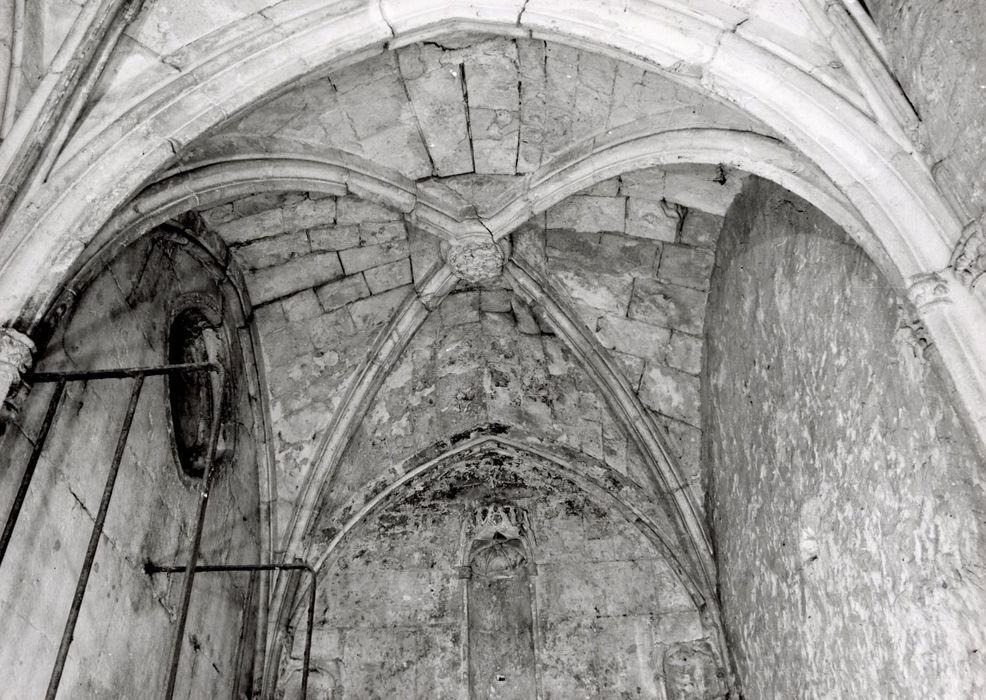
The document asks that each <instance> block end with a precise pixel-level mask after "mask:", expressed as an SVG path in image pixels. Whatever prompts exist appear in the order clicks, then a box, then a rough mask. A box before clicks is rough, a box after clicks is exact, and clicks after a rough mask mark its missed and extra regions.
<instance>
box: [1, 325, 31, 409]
mask: <svg viewBox="0 0 986 700" xmlns="http://www.w3.org/2000/svg"><path fill="white" fill-rule="evenodd" d="M34 350H35V348H34V343H33V342H32V341H31V339H30V338H28V337H27V336H26V335H24V334H23V333H20V332H19V331H15V330H14V329H13V328H0V403H3V401H4V400H5V399H7V397H9V396H13V395H14V394H15V392H16V391H17V389H18V388H19V387H20V385H21V380H22V378H23V375H24V373H25V372H27V371H28V369H30V367H31V360H32V356H33V354H34ZM4 413H6V411H4Z"/></svg>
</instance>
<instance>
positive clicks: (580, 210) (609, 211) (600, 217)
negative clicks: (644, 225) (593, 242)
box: [547, 195, 626, 233]
mask: <svg viewBox="0 0 986 700" xmlns="http://www.w3.org/2000/svg"><path fill="white" fill-rule="evenodd" d="M547 216H548V228H549V229H559V228H561V229H570V230H572V231H589V232H593V233H598V232H600V231H615V232H617V233H623V232H624V228H625V225H624V219H625V216H626V200H625V199H624V198H623V197H587V196H584V195H577V196H573V197H569V198H568V199H566V200H565V201H563V202H561V203H560V204H556V205H555V206H553V207H551V208H550V209H549V210H548V212H547Z"/></svg>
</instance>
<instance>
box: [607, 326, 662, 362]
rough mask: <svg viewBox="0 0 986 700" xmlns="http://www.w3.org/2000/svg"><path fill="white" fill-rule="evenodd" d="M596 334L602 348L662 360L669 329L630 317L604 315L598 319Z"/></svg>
mask: <svg viewBox="0 0 986 700" xmlns="http://www.w3.org/2000/svg"><path fill="white" fill-rule="evenodd" d="M598 326H599V328H598V330H597V332H596V336H597V337H598V338H599V342H600V343H601V344H602V346H603V347H604V348H609V349H613V350H618V351H619V352H623V353H627V354H630V355H634V356H636V357H639V358H644V359H648V360H663V359H664V355H665V352H666V350H667V347H668V342H669V341H670V340H671V331H670V330H668V329H667V328H662V327H660V326H654V325H651V324H649V323H644V322H642V321H636V320H634V319H630V318H620V317H614V316H605V317H603V318H601V319H600V320H599V324H598Z"/></svg>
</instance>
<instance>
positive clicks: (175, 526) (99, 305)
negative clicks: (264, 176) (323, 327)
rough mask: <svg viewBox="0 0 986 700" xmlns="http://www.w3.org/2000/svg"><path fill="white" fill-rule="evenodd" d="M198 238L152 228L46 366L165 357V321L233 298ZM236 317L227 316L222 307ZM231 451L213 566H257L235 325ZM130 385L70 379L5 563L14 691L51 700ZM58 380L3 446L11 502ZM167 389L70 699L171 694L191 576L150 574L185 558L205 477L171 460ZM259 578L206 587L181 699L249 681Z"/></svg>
mask: <svg viewBox="0 0 986 700" xmlns="http://www.w3.org/2000/svg"><path fill="white" fill-rule="evenodd" d="M196 255H198V256H201V255H202V251H201V250H196V248H195V245H194V244H192V243H190V241H189V240H188V239H181V238H180V237H178V238H176V237H170V238H169V237H167V236H160V235H156V234H151V235H148V236H146V237H144V238H142V239H141V240H140V241H139V242H138V243H136V244H134V245H132V246H130V247H128V248H126V249H125V250H124V251H123V253H122V254H121V255H120V256H119V257H117V258H116V259H114V260H113V261H112V262H111V263H110V264H109V265H108V267H106V268H105V269H104V270H102V272H100V273H99V274H98V275H97V276H96V277H95V279H94V280H93V281H92V283H91V284H89V285H88V287H86V288H85V289H83V290H80V294H79V297H78V301H77V303H76V304H75V306H74V308H72V309H71V310H70V311H69V312H68V314H67V316H66V317H65V319H64V320H62V322H61V323H60V324H59V325H58V328H57V330H56V333H55V335H54V337H53V338H52V340H51V342H50V343H49V345H48V348H47V351H46V352H45V354H44V357H43V358H42V359H41V360H40V361H39V363H38V366H39V369H41V370H45V371H55V370H73V369H97V368H114V367H132V366H150V365H160V364H165V363H166V361H167V354H166V351H165V337H166V335H165V334H166V330H167V326H168V320H169V316H168V315H169V312H170V310H171V309H172V308H173V307H174V306H175V304H176V303H178V302H179V300H181V299H183V298H187V295H189V294H198V295H201V296H202V297H204V298H208V299H211V300H213V301H214V302H216V303H218V304H219V305H220V307H221V305H222V304H223V303H228V302H224V301H223V295H222V290H221V288H220V282H219V281H218V280H217V277H216V276H215V275H214V274H213V273H212V272H210V271H208V270H207V269H206V268H205V267H204V266H203V264H202V263H201V262H200V260H198V259H196ZM225 313H226V314H227V315H229V310H228V309H227V310H226V312H225ZM231 332H232V336H231V337H230V345H231V351H232V353H231V354H232V361H231V362H232V372H231V380H232V382H233V386H232V401H233V404H234V406H235V414H236V420H237V421H238V427H237V430H236V440H235V445H228V446H227V447H228V449H229V453H228V454H227V456H226V458H225V460H224V464H225V466H224V467H223V471H222V472H221V473H220V475H219V477H218V478H217V479H216V482H215V485H214V487H213V490H212V495H211V502H210V507H209V513H208V519H207V523H206V528H205V530H204V533H203V539H202V542H203V544H202V560H204V561H208V562H210V563H230V562H234V563H251V562H256V561H257V559H258V557H259V546H258V542H259V522H258V501H257V466H256V465H257V461H256V460H257V457H256V450H257V439H256V438H255V435H258V434H262V432H258V431H257V430H256V426H254V425H253V424H252V415H253V414H252V409H251V407H250V402H251V400H252V399H251V398H250V393H251V392H250V391H249V390H248V388H247V385H246V380H245V375H244V370H243V362H244V360H243V358H242V356H241V352H242V351H241V349H240V344H239V339H238V337H237V335H236V334H237V330H236V327H235V324H233V325H232V328H231ZM130 388H131V381H129V380H106V381H98V382H97V381H90V382H81V383H71V384H69V385H68V387H67V389H66V391H65V397H64V399H63V403H62V406H61V408H60V410H59V413H58V416H57V418H56V422H55V423H54V425H53V427H52V429H51V432H50V434H49V436H48V440H47V443H46V447H45V450H44V452H43V453H42V458H41V462H40V464H39V465H38V468H37V472H36V474H35V477H34V481H33V483H32V486H31V488H30V490H29V492H28V496H27V500H26V502H25V505H24V509H23V511H22V513H21V517H20V520H19V521H18V524H17V528H16V530H15V532H14V537H13V540H12V542H11V546H10V549H9V551H8V552H7V555H6V560H5V561H4V562H3V568H2V569H0V611H2V614H0V630H2V631H0V634H2V636H3V637H4V638H5V639H8V640H11V639H17V640H18V643H16V644H13V643H12V644H5V645H3V650H2V652H0V669H2V671H0V673H2V675H3V678H4V690H3V691H2V693H0V694H2V695H3V696H4V697H11V698H13V697H22V698H33V697H42V696H43V695H44V691H45V687H46V686H47V683H48V677H49V674H50V673H51V669H52V665H53V663H54V660H55V651H56V649H57V647H58V644H59V640H60V638H61V634H62V628H63V626H64V624H65V619H66V616H67V614H68V610H69V605H70V602H71V600H72V595H73V591H74V589H75V585H76V579H77V576H78V574H79V571H80V569H81V565H82V559H83V555H84V553H85V551H86V545H87V542H88V540H89V536H90V532H91V529H92V525H93V519H94V516H95V514H96V512H97V510H98V506H99V501H100V498H101V496H102V492H103V487H104V484H105V480H106V474H107V473H108V470H109V466H110V461H111V457H112V454H113V450H114V447H115V445H116V441H117V437H118V433H119V429H120V425H121V422H122V419H123V414H124V412H125V409H126V406H127V401H128V397H129V394H130ZM51 393H52V392H51V388H50V387H42V386H41V385H39V386H38V387H37V389H36V390H35V392H34V393H32V395H31V396H30V398H29V400H28V401H27V404H26V405H25V407H24V410H23V412H22V414H21V416H20V418H19V420H18V423H17V424H15V425H11V426H9V427H8V430H7V431H6V433H5V434H4V436H3V438H2V444H0V480H2V488H0V493H2V494H3V503H2V506H0V507H2V509H3V511H2V512H3V513H4V514H5V515H6V513H7V508H8V507H9V503H10V500H11V499H12V497H13V493H14V491H15V490H16V487H17V484H18V483H19V481H20V476H21V473H22V471H23V468H24V465H25V463H26V461H27V455H28V452H29V450H30V446H31V440H33V437H34V435H35V434H36V431H37V429H38V426H39V424H40V422H41V418H42V416H43V414H44V410H45V401H44V400H45V399H46V398H47V397H48V396H50V395H51ZM167 402H168V397H167V394H166V393H165V382H164V380H163V379H162V378H160V377H154V378H148V379H147V380H146V381H145V384H144V388H143V392H142V395H141V399H140V402H139V404H138V406H137V412H136V415H135V418H134V422H133V427H132V429H131V437H130V439H129V441H128V442H127V446H126V449H125V452H124V455H123V460H122V463H121V467H120V471H119V476H118V478H117V482H116V487H115V491H114V493H113V497H112V500H111V502H110V507H109V511H108V516H107V521H106V527H105V530H104V534H103V537H102V538H101V540H100V543H99V550H98V553H97V556H96V560H95V565H94V567H93V572H92V576H91V579H90V581H89V586H88V590H87V592H86V595H85V599H84V602H83V605H82V609H81V615H80V619H79V624H78V627H77V628H76V633H75V640H74V642H73V644H72V647H71V651H70V653H69V657H68V663H67V665H66V668H65V673H64V676H63V679H62V685H61V687H62V689H63V690H62V692H61V694H60V695H59V697H86V698H121V697H148V696H150V695H153V694H154V693H156V692H161V691H162V690H163V680H164V678H165V675H166V673H167V666H168V659H169V658H170V653H171V646H172V643H173V625H174V622H175V618H176V615H177V609H178V603H179V599H180V593H181V586H182V580H181V577H180V576H170V577H166V576H157V577H154V578H151V577H149V576H148V575H147V574H145V572H144V568H143V567H144V564H145V562H147V561H154V562H157V563H159V564H166V565H168V564H174V563H180V564H182V565H183V564H184V562H185V560H186V559H187V556H188V550H189V546H190V544H189V543H190V538H191V532H192V528H193V526H194V518H195V512H196V508H197V503H198V493H199V490H200V488H201V480H198V481H195V480H190V479H188V478H186V477H184V476H183V475H180V470H179V467H178V465H177V464H176V462H175V459H174V456H173V453H172V447H171V438H170V436H169V430H170V420H169V418H168V414H167V408H166V404H167ZM250 596H251V586H250V579H249V576H248V575H246V574H236V575H226V574H220V575H215V574H213V575H208V576H207V575H201V576H199V577H197V578H196V580H195V587H194V592H193V598H192V606H191V609H190V614H189V620H188V625H187V628H186V634H185V641H184V647H183V659H182V665H181V667H180V668H181V670H180V673H179V682H178V692H177V693H176V696H175V697H182V698H202V697H218V696H222V695H227V696H228V695H229V694H230V693H231V692H232V689H233V687H234V685H235V684H236V683H237V682H238V681H242V680H243V679H242V678H239V679H238V677H240V676H241V675H242V674H243V673H247V674H248V673H249V672H250V664H251V663H252V656H253V651H252V649H250V648H247V649H246V651H245V657H244V660H243V664H242V665H241V664H240V661H241V659H240V658H239V656H238V654H239V653H240V651H241V650H240V637H241V633H242V632H243V631H244V630H245V629H246V630H249V628H250V626H251V623H252V616H254V615H255V600H253V599H251V597H250Z"/></svg>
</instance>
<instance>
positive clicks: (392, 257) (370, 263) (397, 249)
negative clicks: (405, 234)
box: [339, 240, 410, 275]
mask: <svg viewBox="0 0 986 700" xmlns="http://www.w3.org/2000/svg"><path fill="white" fill-rule="evenodd" d="M409 254H410V251H409V250H408V245H407V241H404V240H398V241H391V242H389V243H381V244H380V245H368V246H363V247H360V248H350V249H348V250H343V251H341V252H340V253H339V259H340V260H341V261H342V267H343V269H344V270H345V271H346V274H347V275H352V274H354V273H356V272H362V271H363V270H367V269H369V268H371V267H377V266H378V265H384V264H386V263H392V262H397V261H398V260H400V259H401V258H406V257H407V256H408V255H409Z"/></svg>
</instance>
